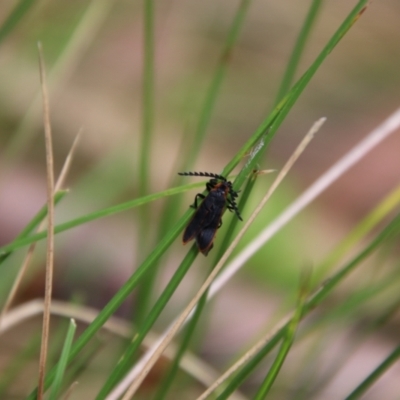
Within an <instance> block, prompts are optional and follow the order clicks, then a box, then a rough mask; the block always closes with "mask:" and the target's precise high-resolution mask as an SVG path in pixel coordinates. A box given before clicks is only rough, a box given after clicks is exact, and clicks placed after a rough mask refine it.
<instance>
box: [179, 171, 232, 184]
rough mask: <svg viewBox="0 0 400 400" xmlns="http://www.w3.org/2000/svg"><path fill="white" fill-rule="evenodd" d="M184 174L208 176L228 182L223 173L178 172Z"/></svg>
mask: <svg viewBox="0 0 400 400" xmlns="http://www.w3.org/2000/svg"><path fill="white" fill-rule="evenodd" d="M178 175H182V176H206V177H208V178H216V179H220V180H222V181H225V182H226V178H225V177H224V176H222V175H218V174H213V173H212V172H178Z"/></svg>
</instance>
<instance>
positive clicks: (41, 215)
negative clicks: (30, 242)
mask: <svg viewBox="0 0 400 400" xmlns="http://www.w3.org/2000/svg"><path fill="white" fill-rule="evenodd" d="M66 194H67V191H65V190H62V191H59V192H57V193H56V194H55V195H54V204H58V203H59V202H60V200H61V199H62V198H63V197H64V196H65V195H66ZM46 215H47V205H44V206H43V207H42V208H41V209H40V210H39V212H38V213H37V214H36V215H35V216H34V217H33V218H32V220H31V221H30V222H29V223H28V224H27V225H26V226H25V228H24V229H23V230H22V231H21V233H19V235H18V236H17V237H16V239H15V240H19V239H23V238H26V237H28V236H29V235H30V234H31V233H32V232H33V231H34V230H35V229H36V228H37V227H38V226H39V224H40V223H41V222H42V221H43V220H44V219H45V218H46ZM0 253H2V254H1V255H0V264H1V263H2V262H3V261H4V260H5V259H6V258H7V257H8V256H9V255H10V254H11V252H10V251H9V252H4V253H3V252H1V251H0Z"/></svg>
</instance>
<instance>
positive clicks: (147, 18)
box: [134, 0, 156, 327]
mask: <svg viewBox="0 0 400 400" xmlns="http://www.w3.org/2000/svg"><path fill="white" fill-rule="evenodd" d="M143 17H144V24H143V25H144V45H143V49H144V54H143V60H144V63H143V88H142V137H141V146H140V151H139V176H138V182H139V183H138V186H139V195H140V196H144V195H146V194H147V193H148V192H149V182H150V174H149V170H150V163H151V144H152V139H153V136H154V3H153V0H145V1H144V13H143ZM150 212H151V210H150V207H149V206H148V205H145V206H144V207H142V209H141V210H140V213H139V214H138V222H139V232H140V235H139V236H138V243H137V245H138V248H140V249H142V251H141V252H138V253H137V256H136V260H135V264H138V263H140V262H142V260H143V258H141V257H143V254H146V253H147V249H149V248H150V245H151V243H150V240H149V239H150V236H149V223H148V221H149V220H150ZM155 276H156V274H155V273H149V274H146V275H145V276H144V278H143V280H142V282H141V284H140V286H139V288H138V292H137V302H136V303H137V306H136V309H135V315H134V322H135V323H136V325H137V326H138V327H140V326H141V324H142V323H143V319H144V317H145V315H146V313H147V311H148V308H149V304H150V299H151V298H152V296H153V286H154V279H155Z"/></svg>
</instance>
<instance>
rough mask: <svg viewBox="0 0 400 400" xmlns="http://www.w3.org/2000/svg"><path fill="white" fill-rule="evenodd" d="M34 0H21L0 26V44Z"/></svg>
mask: <svg viewBox="0 0 400 400" xmlns="http://www.w3.org/2000/svg"><path fill="white" fill-rule="evenodd" d="M34 3H35V0H21V1H20V2H19V3H18V4H17V5H16V6H15V8H14V9H13V10H12V12H11V14H10V15H9V16H8V18H7V19H6V20H5V21H4V22H3V24H2V25H1V27H0V44H1V42H2V41H3V40H4V39H5V38H6V37H7V36H8V35H9V34H10V33H11V32H12V30H13V29H14V28H15V27H16V26H17V25H18V23H19V22H20V21H21V20H22V18H23V17H24V15H25V14H26V13H27V12H28V11H29V10H30V9H31V7H32V6H33V4H34Z"/></svg>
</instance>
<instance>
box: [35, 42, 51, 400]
mask: <svg viewBox="0 0 400 400" xmlns="http://www.w3.org/2000/svg"><path fill="white" fill-rule="evenodd" d="M38 51H39V67H40V68H39V69H40V81H41V86H42V95H43V124H44V133H45V145H46V146H45V147H46V170H47V201H48V206H47V207H48V210H49V212H48V216H47V218H48V232H49V235H48V238H47V251H46V278H45V279H46V281H45V303H44V305H45V306H44V312H43V328H42V342H41V347H40V360H39V383H38V400H42V399H43V394H44V377H45V373H46V359H47V350H48V340H49V329H50V307H51V294H52V289H53V266H54V202H53V193H54V172H53V145H52V138H51V125H50V108H49V99H48V95H47V86H46V72H45V66H44V61H43V50H42V45H41V43H40V42H39V43H38Z"/></svg>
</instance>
